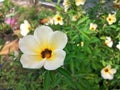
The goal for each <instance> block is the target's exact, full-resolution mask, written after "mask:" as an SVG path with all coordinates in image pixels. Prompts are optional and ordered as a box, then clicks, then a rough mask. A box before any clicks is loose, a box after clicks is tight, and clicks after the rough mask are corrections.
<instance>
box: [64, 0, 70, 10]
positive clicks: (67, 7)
mask: <svg viewBox="0 0 120 90" xmlns="http://www.w3.org/2000/svg"><path fill="white" fill-rule="evenodd" d="M63 6H64V10H65V12H67V10H68V9H69V8H70V2H69V0H64V2H63Z"/></svg>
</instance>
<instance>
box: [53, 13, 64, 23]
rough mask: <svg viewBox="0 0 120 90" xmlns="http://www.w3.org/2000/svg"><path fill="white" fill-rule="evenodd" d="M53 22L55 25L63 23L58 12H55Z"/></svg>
mask: <svg viewBox="0 0 120 90" xmlns="http://www.w3.org/2000/svg"><path fill="white" fill-rule="evenodd" d="M53 19H54V24H55V25H57V24H60V25H63V18H62V17H61V16H60V14H59V13H57V14H56V15H55V16H54V18H53Z"/></svg>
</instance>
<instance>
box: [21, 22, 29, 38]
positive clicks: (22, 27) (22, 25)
mask: <svg viewBox="0 0 120 90" xmlns="http://www.w3.org/2000/svg"><path fill="white" fill-rule="evenodd" d="M20 30H21V31H20V34H21V35H22V36H26V35H27V34H28V33H29V30H28V28H27V27H26V26H25V24H21V25H20Z"/></svg>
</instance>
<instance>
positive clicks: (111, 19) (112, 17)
mask: <svg viewBox="0 0 120 90" xmlns="http://www.w3.org/2000/svg"><path fill="white" fill-rule="evenodd" d="M106 20H107V22H108V24H109V25H111V24H113V23H115V22H116V21H117V20H116V13H114V14H109V15H108V17H107V18H106Z"/></svg>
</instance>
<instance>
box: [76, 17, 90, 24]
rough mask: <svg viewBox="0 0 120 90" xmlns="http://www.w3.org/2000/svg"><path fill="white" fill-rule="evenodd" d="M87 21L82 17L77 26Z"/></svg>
mask: <svg viewBox="0 0 120 90" xmlns="http://www.w3.org/2000/svg"><path fill="white" fill-rule="evenodd" d="M87 19H88V17H83V18H81V19H80V20H79V21H78V23H77V25H79V24H81V23H83V22H85V21H86V20H87Z"/></svg>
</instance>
